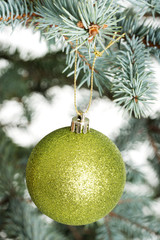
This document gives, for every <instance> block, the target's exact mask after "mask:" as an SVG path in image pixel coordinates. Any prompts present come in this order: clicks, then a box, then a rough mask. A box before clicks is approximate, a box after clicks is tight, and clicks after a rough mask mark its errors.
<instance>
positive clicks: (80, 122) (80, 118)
mask: <svg viewBox="0 0 160 240" xmlns="http://www.w3.org/2000/svg"><path fill="white" fill-rule="evenodd" d="M71 132H75V133H84V134H86V133H88V132H89V119H88V118H86V117H85V116H84V114H83V113H82V114H81V115H77V116H76V117H73V118H72V123H71Z"/></svg>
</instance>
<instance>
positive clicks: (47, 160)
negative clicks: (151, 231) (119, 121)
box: [26, 127, 126, 225]
mask: <svg viewBox="0 0 160 240" xmlns="http://www.w3.org/2000/svg"><path fill="white" fill-rule="evenodd" d="M125 178H126V175H125V166H124V162H123V159H122V157H121V154H120V152H119V150H118V149H117V147H116V146H115V144H114V143H113V142H112V141H111V140H110V139H109V138H107V137H106V136H105V135H103V134H102V133H100V132H98V131H96V130H93V129H91V130H90V132H89V133H87V134H76V133H73V132H71V131H70V127H66V128H61V129H58V130H56V131H54V132H52V133H50V134H48V135H47V136H46V137H44V138H43V139H42V140H41V141H40V142H39V143H38V144H37V145H36V147H35V148H34V149H33V151H32V153H31V155H30V158H29V161H28V164H27V169H26V181H27V187H28V190H29V193H30V195H31V198H32V200H33V202H34V203H35V204H36V205H37V207H38V208H39V209H40V211H41V212H43V213H44V214H46V215H47V216H49V217H50V218H52V219H54V220H55V221H57V222H60V223H63V224H68V225H85V224H88V223H92V222H95V221H97V220H98V219H100V218H102V217H104V216H105V215H106V214H107V213H109V212H110V211H111V210H112V209H113V208H114V207H115V205H116V204H117V202H118V201H119V199H120V197H121V195H122V192H123V188H124V184H125Z"/></svg>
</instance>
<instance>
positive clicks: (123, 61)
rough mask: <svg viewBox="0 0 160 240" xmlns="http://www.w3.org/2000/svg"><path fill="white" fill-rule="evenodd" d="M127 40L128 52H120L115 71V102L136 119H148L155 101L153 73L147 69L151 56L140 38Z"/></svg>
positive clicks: (113, 88)
mask: <svg viewBox="0 0 160 240" xmlns="http://www.w3.org/2000/svg"><path fill="white" fill-rule="evenodd" d="M126 39H127V45H126V46H124V47H125V48H126V51H120V54H118V56H117V59H118V61H117V63H115V67H114V69H113V71H114V72H115V77H114V81H113V87H112V91H113V93H114V98H115V101H116V102H117V103H118V104H119V105H122V106H123V107H124V108H126V109H127V110H128V112H130V115H132V113H134V116H135V117H136V118H140V117H141V116H144V117H146V115H147V114H148V112H149V110H150V108H149V104H151V103H152V102H154V100H155V98H154V94H155V83H154V82H151V71H148V70H147V69H146V65H149V63H148V62H147V59H148V58H149V54H148V51H146V50H145V48H144V45H143V44H142V42H141V40H139V39H138V38H135V37H134V36H133V37H132V40H130V38H129V37H127V36H126ZM116 64H117V65H116Z"/></svg>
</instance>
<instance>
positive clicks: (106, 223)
mask: <svg viewBox="0 0 160 240" xmlns="http://www.w3.org/2000/svg"><path fill="white" fill-rule="evenodd" d="M104 221H105V225H106V229H107V233H108V240H113V238H112V232H111V229H110V226H109V216H108V215H107V216H105V217H104Z"/></svg>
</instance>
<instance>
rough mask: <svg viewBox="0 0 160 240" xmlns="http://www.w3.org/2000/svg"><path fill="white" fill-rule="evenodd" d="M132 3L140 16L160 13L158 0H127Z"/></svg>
mask: <svg viewBox="0 0 160 240" xmlns="http://www.w3.org/2000/svg"><path fill="white" fill-rule="evenodd" d="M128 1H129V2H131V3H132V4H133V7H134V8H135V12H138V14H140V15H141V16H144V15H146V14H150V15H152V16H153V17H155V16H156V15H160V4H159V0H139V1H134V0H128Z"/></svg>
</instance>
